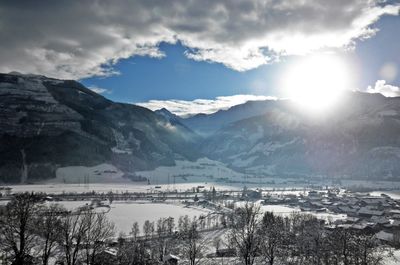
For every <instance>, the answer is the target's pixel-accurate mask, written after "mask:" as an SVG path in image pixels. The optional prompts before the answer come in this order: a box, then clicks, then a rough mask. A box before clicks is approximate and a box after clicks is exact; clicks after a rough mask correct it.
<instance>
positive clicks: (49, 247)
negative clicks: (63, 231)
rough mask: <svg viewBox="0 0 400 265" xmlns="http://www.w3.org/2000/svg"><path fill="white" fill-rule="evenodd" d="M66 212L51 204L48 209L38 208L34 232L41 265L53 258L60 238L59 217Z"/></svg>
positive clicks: (45, 264)
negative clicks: (38, 247) (38, 237)
mask: <svg viewBox="0 0 400 265" xmlns="http://www.w3.org/2000/svg"><path fill="white" fill-rule="evenodd" d="M65 211H66V210H65V209H64V208H63V207H61V206H59V205H57V204H52V205H50V206H49V207H40V208H39V216H38V218H37V221H36V222H35V227H34V231H35V233H36V234H37V235H39V236H40V238H41V240H38V242H37V243H38V244H39V246H40V249H41V252H42V254H41V259H42V264H43V265H47V264H48V263H49V258H50V257H52V256H53V254H54V252H55V250H56V248H57V246H58V242H57V241H58V240H59V238H60V228H61V217H60V213H62V212H65Z"/></svg>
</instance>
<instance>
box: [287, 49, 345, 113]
mask: <svg viewBox="0 0 400 265" xmlns="http://www.w3.org/2000/svg"><path fill="white" fill-rule="evenodd" d="M282 87H283V89H284V93H285V95H286V96H287V97H288V98H290V99H293V100H294V101H296V102H298V103H299V104H300V105H301V106H302V107H305V108H307V109H308V110H311V111H321V110H326V109H329V108H330V107H332V106H333V105H335V103H336V102H338V100H339V99H340V96H341V95H342V94H343V92H344V91H345V90H346V89H349V74H348V69H347V65H346V64H345V63H344V61H342V60H341V59H340V58H339V57H335V56H332V55H318V56H313V57H311V58H307V59H304V60H302V61H300V62H297V63H295V64H293V65H292V66H291V67H290V68H289V70H288V71H287V72H286V73H285V77H284V80H283V84H282Z"/></svg>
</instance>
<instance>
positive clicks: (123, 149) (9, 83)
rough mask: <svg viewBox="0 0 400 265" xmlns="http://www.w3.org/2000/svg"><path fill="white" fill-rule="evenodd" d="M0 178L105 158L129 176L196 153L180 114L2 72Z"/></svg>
mask: <svg viewBox="0 0 400 265" xmlns="http://www.w3.org/2000/svg"><path fill="white" fill-rule="evenodd" d="M0 106H1V112H0V182H21V183H26V182H31V181H35V180H38V179H43V178H53V177H55V174H56V170H57V169H58V168H60V167H66V166H94V165H97V164H101V163H110V164H112V165H114V166H115V167H117V168H118V169H119V170H121V171H123V172H124V173H125V174H126V175H127V176H129V175H130V174H133V172H135V171H138V170H146V169H152V168H155V167H157V166H161V165H173V164H174V161H175V160H177V159H180V160H191V159H195V158H197V157H198V154H197V153H196V151H194V149H193V148H191V147H192V146H193V144H194V143H195V142H196V141H197V140H198V136H197V135H196V134H195V133H193V132H192V131H191V130H189V129H188V128H187V127H186V126H184V125H182V124H181V123H180V122H179V121H178V120H176V121H175V120H174V121H172V120H170V119H166V118H165V117H162V116H160V115H158V114H156V113H154V112H152V111H150V110H148V109H146V108H143V107H139V106H135V105H131V104H123V103H115V102H112V101H110V100H108V99H106V98H104V97H103V96H101V95H98V94H96V93H94V92H93V91H91V90H90V89H88V88H86V87H84V86H83V85H82V84H80V83H78V82H76V81H71V80H57V79H52V78H47V77H44V76H36V75H21V74H0Z"/></svg>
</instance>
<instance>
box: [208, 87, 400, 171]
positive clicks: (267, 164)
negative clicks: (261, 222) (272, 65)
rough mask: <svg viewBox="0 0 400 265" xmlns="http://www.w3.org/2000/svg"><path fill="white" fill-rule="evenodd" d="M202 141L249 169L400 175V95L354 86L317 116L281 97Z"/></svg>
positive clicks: (219, 156)
mask: <svg viewBox="0 0 400 265" xmlns="http://www.w3.org/2000/svg"><path fill="white" fill-rule="evenodd" d="M228 112H229V111H228ZM202 146H203V151H204V152H205V153H206V154H208V156H209V157H210V158H212V159H217V160H220V161H222V162H225V163H227V164H228V165H229V166H231V167H233V168H236V169H239V170H241V171H244V172H247V173H249V174H261V175H292V176H296V175H325V176H326V175H328V176H350V177H361V178H390V177H398V176H400V98H385V97H383V96H382V95H380V94H366V93H356V92H352V93H348V94H347V95H346V97H345V98H344V99H343V101H342V102H341V104H339V105H338V106H337V107H336V108H335V109H334V110H333V111H332V112H331V113H329V114H326V115H323V116H321V117H319V118H315V117H311V116H310V115H307V114H304V113H303V112H301V111H299V110H298V109H296V108H295V106H294V104H293V103H289V102H287V101H277V102H275V104H274V105H273V106H272V107H271V108H268V111H267V112H266V113H265V114H263V115H258V116H255V117H251V118H248V119H243V120H239V121H236V122H233V123H230V124H228V125H226V126H225V127H223V128H221V129H219V130H218V131H217V132H216V133H215V134H213V135H212V137H209V138H208V139H207V140H206V142H205V143H204V144H203V145H202Z"/></svg>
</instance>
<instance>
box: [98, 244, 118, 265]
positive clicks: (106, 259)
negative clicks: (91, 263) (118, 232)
mask: <svg viewBox="0 0 400 265" xmlns="http://www.w3.org/2000/svg"><path fill="white" fill-rule="evenodd" d="M117 254H118V250H117V249H115V248H106V249H105V250H103V251H101V252H100V253H98V254H97V255H96V257H95V261H96V264H104V265H112V264H116V263H117Z"/></svg>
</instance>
